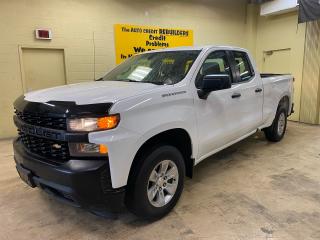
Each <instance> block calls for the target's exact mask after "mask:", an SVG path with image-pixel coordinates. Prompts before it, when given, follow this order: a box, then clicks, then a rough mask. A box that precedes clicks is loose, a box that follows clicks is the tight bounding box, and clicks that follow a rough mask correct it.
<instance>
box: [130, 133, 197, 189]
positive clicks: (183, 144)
mask: <svg viewBox="0 0 320 240" xmlns="http://www.w3.org/2000/svg"><path fill="white" fill-rule="evenodd" d="M160 144H168V145H172V146H174V147H176V148H177V149H178V150H179V151H180V152H181V154H182V155H183V158H184V162H185V167H186V176H187V177H190V178H192V174H193V166H194V159H193V158H192V140H191V137H190V134H189V133H188V132H187V131H186V130H185V129H183V128H173V129H169V130H165V131H163V132H160V133H158V134H156V135H153V136H152V137H150V138H149V139H148V140H146V141H145V142H144V143H143V144H142V145H141V146H140V148H139V150H138V151H137V152H136V154H135V157H134V159H133V161H132V164H131V167H130V171H129V176H128V184H129V183H130V182H131V181H130V180H132V179H133V178H134V177H135V176H136V173H137V172H138V171H136V169H137V168H139V166H140V165H141V164H142V161H141V159H142V157H141V156H142V154H144V153H146V152H150V151H152V150H153V149H154V148H155V147H156V146H157V145H160Z"/></svg>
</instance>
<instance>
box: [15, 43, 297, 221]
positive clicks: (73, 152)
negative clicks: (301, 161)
mask: <svg viewBox="0 0 320 240" xmlns="http://www.w3.org/2000/svg"><path fill="white" fill-rule="evenodd" d="M292 101H293V77H292V76H290V75H276V74H260V73H259V71H258V70H257V68H256V66H255V63H254V61H253V59H252V57H251V56H250V54H249V53H248V52H247V50H245V49H242V48H236V47H224V46H206V47H186V48H174V49H164V50H158V51H151V52H146V53H143V54H139V55H136V56H133V57H132V58H130V59H128V60H126V61H125V62H123V63H122V64H120V65H119V66H117V67H116V68H114V69H113V70H112V71H111V72H109V73H108V74H107V75H106V76H104V77H103V78H101V79H99V80H97V81H95V82H87V83H80V84H72V85H67V86H61V87H55V88H50V89H44V90H40V91H35V92H30V93H27V94H25V95H24V96H21V97H20V98H18V99H17V100H16V102H15V104H14V106H15V111H16V114H15V116H14V122H15V124H16V126H17V128H18V132H19V136H18V138H17V139H16V140H15V141H14V152H15V153H14V156H15V161H16V166H17V170H18V172H19V174H20V176H21V178H22V179H23V180H24V181H25V182H27V183H28V184H29V185H30V186H32V187H36V186H37V187H40V188H42V189H44V190H45V191H47V192H48V193H50V194H52V195H53V196H55V197H57V198H58V199H60V200H62V201H64V202H67V203H70V204H72V205H73V206H78V207H83V208H87V209H89V210H90V211H93V212H98V211H100V210H101V209H104V208H111V209H115V208H117V207H118V205H122V204H123V203H125V205H126V206H127V207H128V209H129V210H130V211H132V212H133V213H135V214H137V215H138V216H141V217H144V218H151V219H157V218H160V217H162V216H164V215H165V214H167V213H168V212H169V211H170V210H171V209H172V208H173V207H174V206H175V205H176V203H177V201H178V199H179V198H180V195H181V193H182V190H183V183H184V177H185V176H188V177H192V173H193V168H194V166H195V165H196V164H198V163H199V162H201V161H202V160H204V159H205V158H207V157H209V156H210V155H212V154H214V153H216V152H218V151H220V150H222V149H224V148H226V147H228V146H230V145H232V144H234V143H236V142H238V141H240V140H242V139H244V138H246V137H248V136H250V135H251V134H253V133H255V132H256V131H257V130H263V131H264V132H265V135H266V138H267V139H268V140H270V141H274V142H277V141H280V140H281V139H282V137H283V136H284V134H285V131H286V124H287V116H288V115H290V114H291V113H292V112H293V102H292Z"/></svg>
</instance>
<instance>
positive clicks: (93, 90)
mask: <svg viewBox="0 0 320 240" xmlns="http://www.w3.org/2000/svg"><path fill="white" fill-rule="evenodd" d="M159 87H161V86H159V85H154V84H151V83H139V82H120V81H95V82H85V83H77V84H70V85H64V86H59V87H53V88H48V89H43V90H38V91H34V92H30V93H27V94H25V100H27V101H30V102H48V101H71V102H76V104H77V105H84V104H95V103H106V102H113V103H114V102H116V101H118V100H120V99H124V98H127V97H131V96H134V95H138V94H141V93H143V92H145V91H150V90H152V89H155V88H159Z"/></svg>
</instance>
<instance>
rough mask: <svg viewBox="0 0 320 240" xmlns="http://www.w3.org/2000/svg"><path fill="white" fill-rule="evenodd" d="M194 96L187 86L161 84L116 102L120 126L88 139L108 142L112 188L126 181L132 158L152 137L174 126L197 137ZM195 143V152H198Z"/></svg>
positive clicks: (115, 107)
mask: <svg viewBox="0 0 320 240" xmlns="http://www.w3.org/2000/svg"><path fill="white" fill-rule="evenodd" d="M193 111H194V108H193V97H192V95H191V94H190V91H188V87H187V86H186V85H183V86H177V85H168V86H159V89H157V90H155V91H152V92H149V93H146V94H143V95H140V96H135V97H131V98H127V99H124V100H121V101H119V102H117V103H115V104H114V106H113V107H112V108H111V110H110V113H111V114H113V113H120V118H121V120H120V123H119V126H118V127H117V128H116V129H114V130H111V131H103V132H95V133H90V134H89V141H90V142H93V143H102V144H106V145H107V146H108V149H109V162H110V171H111V179H112V186H113V188H119V187H122V186H124V185H126V184H127V180H128V175H129V171H130V168H131V165H132V162H133V159H134V157H135V155H136V153H137V151H138V150H139V148H140V147H141V146H142V145H143V144H144V143H145V142H146V141H147V140H148V139H150V138H151V137H153V136H155V135H157V134H159V133H161V132H163V131H166V130H169V129H174V128H182V129H185V130H186V131H187V132H188V133H189V136H190V137H191V139H192V140H194V139H195V137H196V133H195V131H196V129H195V121H196V120H195V114H194V112H193ZM196 147H197V146H196V145H195V144H193V149H192V152H193V153H195V151H197V149H196Z"/></svg>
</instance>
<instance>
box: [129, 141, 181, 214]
mask: <svg viewBox="0 0 320 240" xmlns="http://www.w3.org/2000/svg"><path fill="white" fill-rule="evenodd" d="M139 160H140V161H139V162H140V164H138V166H137V167H136V168H135V169H134V170H135V171H137V174H134V175H135V177H132V179H129V181H132V182H131V183H130V182H129V185H128V192H127V196H126V204H127V207H128V209H129V210H130V211H131V212H133V213H134V214H136V215H138V216H140V217H142V218H147V219H158V218H161V217H163V216H164V215H166V214H167V213H169V212H170V211H171V209H172V208H173V207H174V206H175V205H176V203H177V202H178V200H179V198H180V195H181V193H182V190H183V183H184V175H185V164H184V159H183V156H182V154H181V153H180V151H179V150H178V149H177V148H175V147H173V146H158V147H155V148H154V150H151V151H150V152H149V153H145V156H144V157H142V158H141V159H139Z"/></svg>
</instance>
